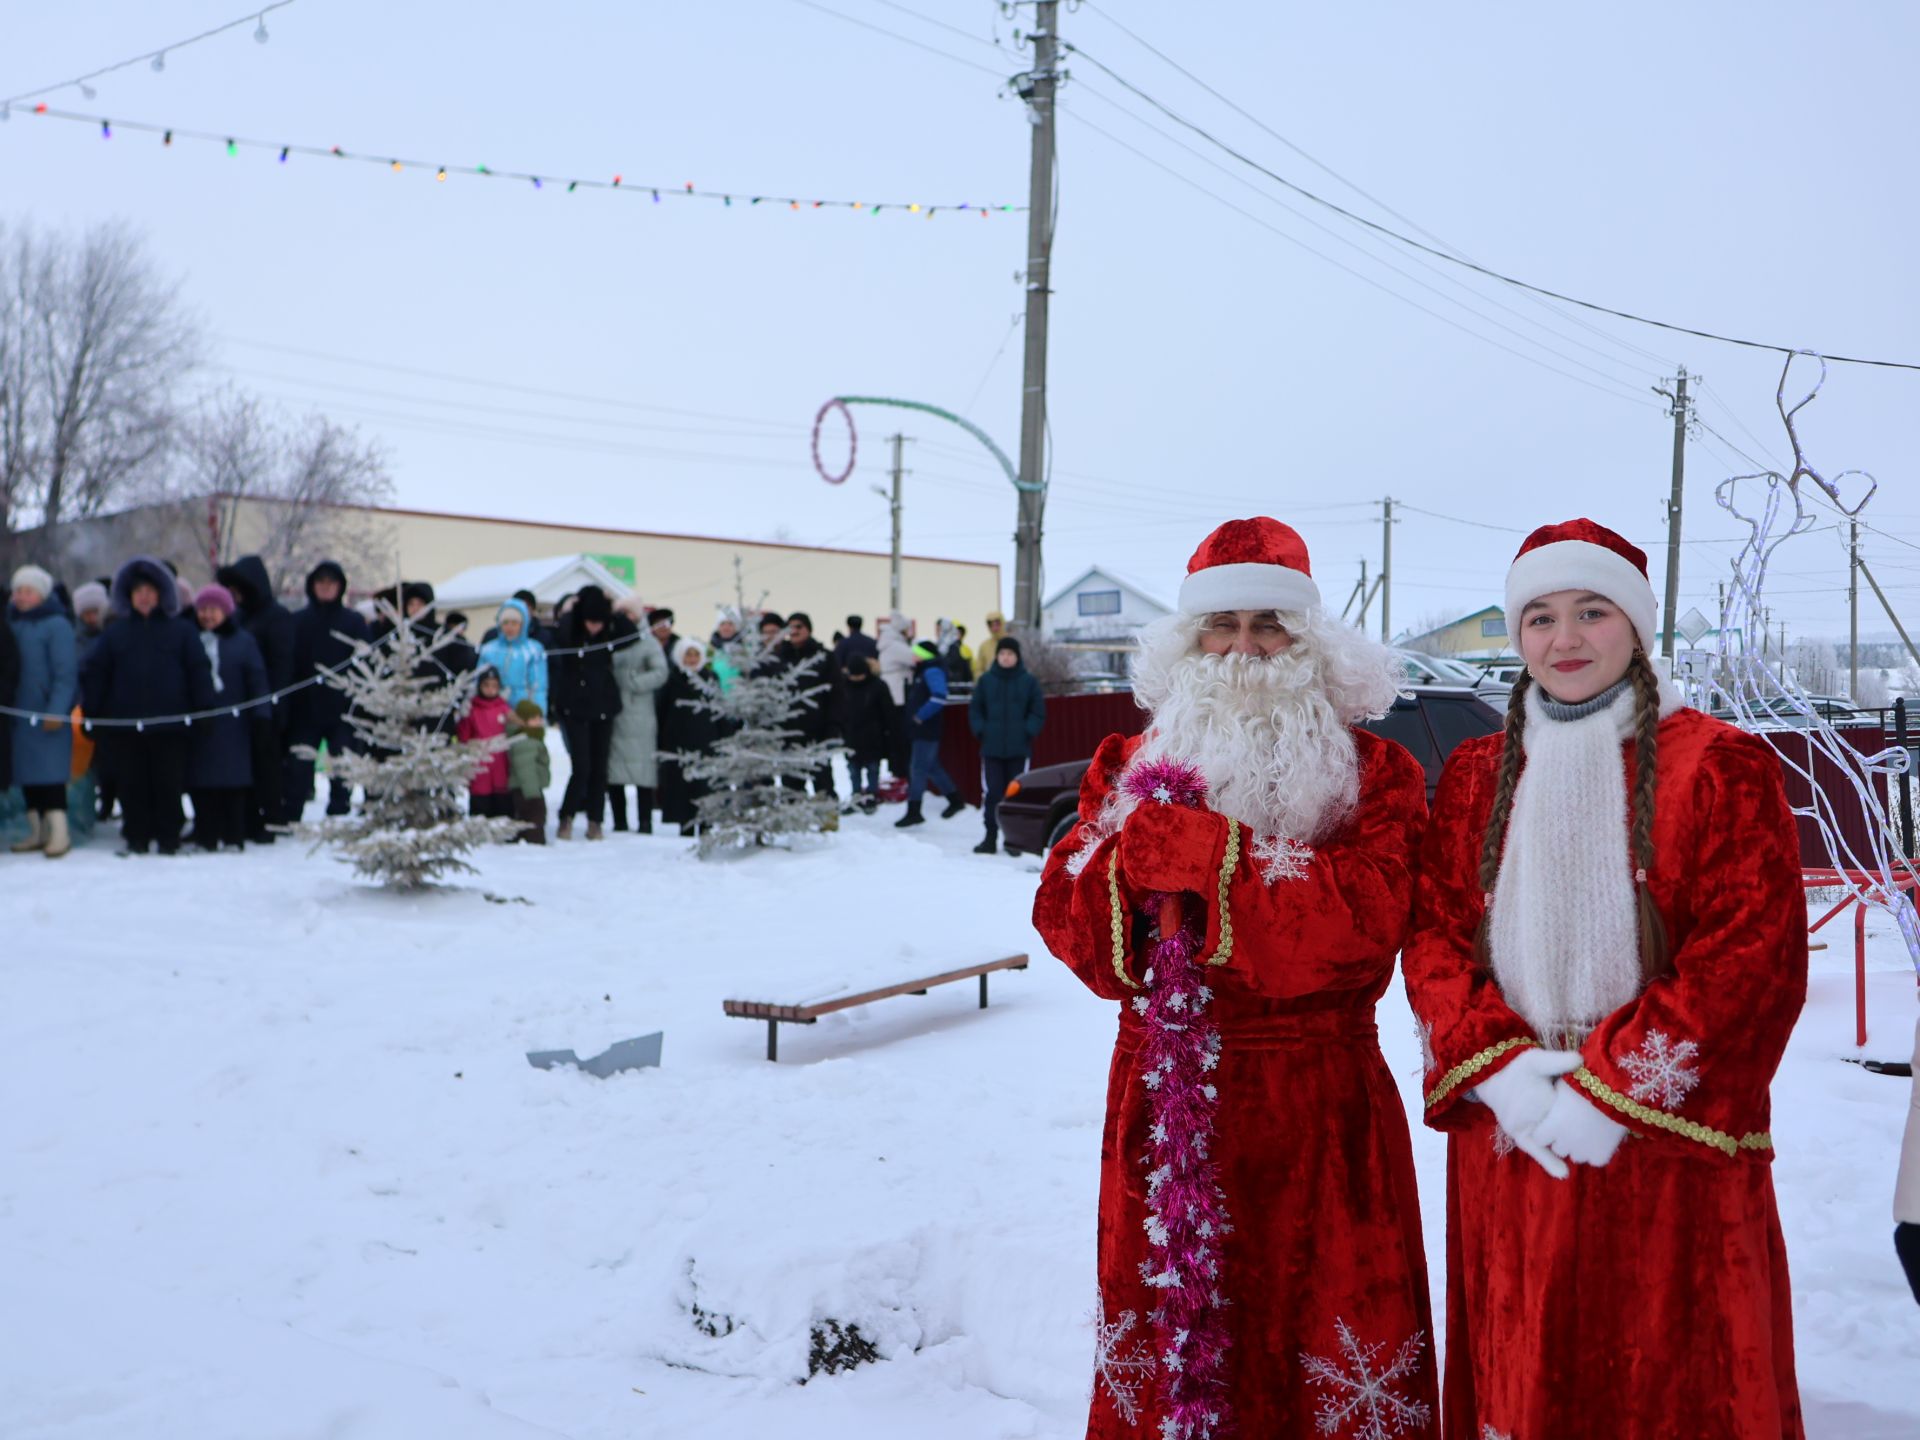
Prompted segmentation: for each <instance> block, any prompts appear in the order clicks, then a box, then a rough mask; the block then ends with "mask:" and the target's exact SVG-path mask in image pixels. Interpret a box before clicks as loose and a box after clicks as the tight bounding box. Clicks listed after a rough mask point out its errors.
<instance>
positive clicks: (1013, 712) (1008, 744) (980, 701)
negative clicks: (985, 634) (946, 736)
mask: <svg viewBox="0 0 1920 1440" xmlns="http://www.w3.org/2000/svg"><path fill="white" fill-rule="evenodd" d="M993 658H994V665H993V668H992V669H991V670H989V671H987V673H986V674H984V675H982V676H981V677H980V679H979V680H978V681H976V682H975V683H974V687H973V695H972V697H971V698H970V699H969V700H968V701H967V725H968V727H969V728H970V729H971V730H972V731H973V735H974V738H975V739H976V740H978V741H979V742H980V768H981V771H982V775H983V783H984V788H983V789H982V790H981V792H980V793H981V796H982V803H981V806H980V808H981V810H983V811H984V812H985V814H986V821H987V833H986V838H984V839H983V840H981V842H980V843H979V844H978V845H976V846H974V847H973V853H974V854H976V855H992V854H994V853H995V852H996V851H998V850H999V848H1000V824H999V819H1000V800H1001V797H1002V795H1003V794H1004V793H1005V792H1006V788H1007V783H1008V782H1009V781H1010V780H1012V779H1013V778H1014V776H1016V775H1019V774H1022V773H1024V772H1025V770H1026V768H1027V765H1028V764H1029V762H1030V761H1031V760H1032V759H1033V742H1034V741H1035V740H1036V739H1037V738H1039V735H1040V727H1041V726H1043V725H1045V724H1046V723H1047V701H1046V697H1045V696H1044V695H1042V694H1041V693H1040V682H1039V681H1038V680H1036V679H1034V678H1033V676H1032V675H1031V674H1030V673H1028V670H1027V667H1026V666H1025V665H1023V664H1021V662H1020V642H1019V641H1018V640H1016V639H1014V638H1013V636H1011V635H1003V636H1001V637H1000V642H999V644H998V646H997V647H996V648H995V650H994V657H993Z"/></svg>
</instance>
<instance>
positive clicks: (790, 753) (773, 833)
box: [680, 557, 843, 860]
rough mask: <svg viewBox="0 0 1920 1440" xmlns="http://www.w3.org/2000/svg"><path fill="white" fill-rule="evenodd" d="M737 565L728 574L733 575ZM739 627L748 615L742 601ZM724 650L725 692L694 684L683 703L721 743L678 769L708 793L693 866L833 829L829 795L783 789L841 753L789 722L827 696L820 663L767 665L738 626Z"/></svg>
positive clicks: (766, 655) (685, 759)
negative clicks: (695, 695) (708, 721)
mask: <svg viewBox="0 0 1920 1440" xmlns="http://www.w3.org/2000/svg"><path fill="white" fill-rule="evenodd" d="M739 564H740V562H739V560H738V558H737V557H736V559H735V560H734V567H735V569H736V571H737V570H738V568H739ZM739 608H740V612H741V616H742V620H743V622H744V620H745V618H746V613H747V607H746V604H745V603H744V600H742V603H741V604H740V607H739ZM739 630H740V633H739V635H738V636H737V637H736V638H735V639H734V640H733V641H732V642H731V643H730V644H729V645H728V646H727V647H726V649H727V654H728V658H729V659H731V660H732V661H733V663H734V665H735V666H736V667H737V668H738V671H739V673H738V675H737V676H736V677H735V678H734V679H733V681H732V683H731V684H730V685H728V686H726V687H725V688H722V687H721V686H720V685H717V684H715V683H713V682H711V681H705V680H702V681H699V682H697V683H698V684H699V688H700V693H701V698H700V699H698V700H689V701H685V702H683V703H685V704H688V705H691V706H693V707H694V708H695V709H698V710H701V711H703V712H705V713H706V714H708V715H711V716H712V717H713V718H714V719H715V720H716V721H717V722H718V726H719V730H720V738H719V739H717V740H715V741H714V744H713V748H712V750H710V751H708V752H707V753H705V754H702V755H686V756H682V757H681V760H680V766H681V769H682V770H684V771H685V772H686V774H687V776H688V777H689V778H690V779H693V780H695V781H700V782H703V783H704V784H705V785H706V787H707V793H706V794H705V795H703V796H701V798H700V799H699V800H697V801H695V802H694V803H695V809H696V811H697V812H698V814H699V828H700V838H699V845H698V852H699V855H700V858H701V859H703V860H705V859H710V858H712V857H713V856H715V855H719V854H723V853H725V852H728V851H732V850H741V849H747V848H751V847H755V846H760V845H769V844H772V843H774V842H775V841H776V840H777V839H779V838H782V837H787V836H793V835H816V834H819V833H820V832H822V831H824V830H829V829H833V828H835V827H837V826H838V824H839V818H840V814H839V804H838V802H837V801H836V800H835V799H834V797H833V796H832V795H809V794H808V793H807V792H806V791H805V790H803V789H799V788H793V789H789V788H788V786H787V785H785V784H782V783H781V782H782V780H783V779H785V780H786V781H788V782H789V783H791V782H793V781H795V780H799V781H801V782H803V783H804V780H805V778H806V777H807V776H809V775H812V774H815V773H816V772H818V771H820V770H824V769H826V768H827V767H828V766H829V765H831V764H832V763H833V758H834V756H836V755H838V754H839V753H840V751H841V749H842V748H843V747H842V746H841V745H840V744H839V743H838V742H837V741H832V740H817V741H815V740H806V739H804V738H803V737H802V734H801V732H800V730H798V729H797V728H795V723H794V722H795V721H796V720H797V719H798V718H799V716H800V714H801V712H802V711H803V710H804V709H806V708H807V707H808V706H809V705H820V704H825V703H826V692H827V691H828V690H829V689H830V688H831V686H830V683H829V681H830V678H831V677H830V676H829V674H828V671H827V665H828V664H830V663H831V662H830V661H829V660H827V659H826V658H825V657H824V655H823V657H822V658H821V659H820V660H818V661H816V662H812V663H809V664H805V665H799V666H794V667H791V668H789V667H787V666H783V665H774V664H770V663H769V661H770V660H771V654H770V652H769V651H767V650H765V649H763V648H762V647H761V645H760V643H759V641H758V639H757V632H756V634H754V635H750V634H749V627H748V626H747V625H746V624H744V623H742V624H741V626H740V627H739Z"/></svg>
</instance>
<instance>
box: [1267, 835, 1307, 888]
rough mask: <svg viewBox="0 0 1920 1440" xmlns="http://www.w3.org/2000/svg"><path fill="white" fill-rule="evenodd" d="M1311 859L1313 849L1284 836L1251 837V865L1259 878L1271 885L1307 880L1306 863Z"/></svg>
mask: <svg viewBox="0 0 1920 1440" xmlns="http://www.w3.org/2000/svg"><path fill="white" fill-rule="evenodd" d="M1312 859H1313V847H1312V846H1311V845H1305V844H1302V843H1301V842H1300V841H1298V840H1294V839H1290V838H1289V837H1287V836H1285V835H1256V836H1254V837H1253V864H1254V868H1255V869H1257V870H1258V871H1259V872H1260V878H1261V879H1262V880H1264V881H1266V882H1267V884H1269V885H1272V884H1274V883H1275V882H1276V881H1280V880H1304V879H1306V878H1307V862H1308V861H1310V860H1312Z"/></svg>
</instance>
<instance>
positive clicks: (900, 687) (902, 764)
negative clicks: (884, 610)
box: [879, 610, 920, 778]
mask: <svg viewBox="0 0 1920 1440" xmlns="http://www.w3.org/2000/svg"><path fill="white" fill-rule="evenodd" d="M879 650H880V683H881V684H883V685H885V686H886V687H887V694H888V696H889V697H891V698H892V700H893V710H894V717H895V719H894V724H895V726H896V729H895V732H894V737H893V749H892V750H891V751H890V752H889V753H888V755H887V768H888V769H889V770H891V771H892V772H893V774H894V776H895V777H896V778H898V777H900V776H902V775H905V774H906V773H907V771H908V769H909V768H910V765H911V758H912V757H911V752H912V742H911V740H910V738H909V737H908V735H907V686H908V685H910V684H912V683H913V672H914V667H915V666H916V665H918V664H919V663H920V657H919V656H918V655H917V654H915V653H914V648H913V622H912V621H911V620H909V619H907V617H906V616H904V615H902V614H901V613H900V612H899V611H898V610H895V611H893V612H892V613H891V614H889V615H888V616H887V618H886V619H885V620H884V621H882V622H881V625H880V637H879Z"/></svg>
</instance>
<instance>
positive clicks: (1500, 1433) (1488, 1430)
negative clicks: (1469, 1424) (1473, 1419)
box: [1480, 1423, 1513, 1440]
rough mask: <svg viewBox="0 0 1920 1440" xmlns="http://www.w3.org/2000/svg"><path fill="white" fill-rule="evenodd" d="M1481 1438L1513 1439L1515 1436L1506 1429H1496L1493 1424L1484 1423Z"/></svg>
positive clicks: (1481, 1427) (1487, 1439) (1482, 1439)
mask: <svg viewBox="0 0 1920 1440" xmlns="http://www.w3.org/2000/svg"><path fill="white" fill-rule="evenodd" d="M1480 1440H1513V1436H1511V1435H1509V1434H1508V1433H1507V1432H1506V1431H1504V1430H1496V1429H1494V1428H1493V1426H1491V1425H1488V1424H1484V1423H1483V1424H1482V1425H1481V1426H1480Z"/></svg>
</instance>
